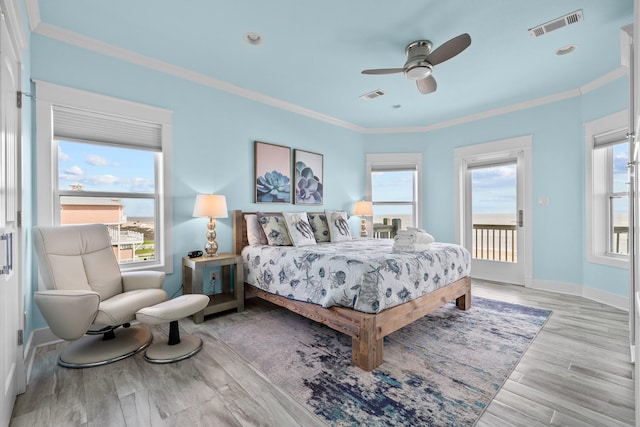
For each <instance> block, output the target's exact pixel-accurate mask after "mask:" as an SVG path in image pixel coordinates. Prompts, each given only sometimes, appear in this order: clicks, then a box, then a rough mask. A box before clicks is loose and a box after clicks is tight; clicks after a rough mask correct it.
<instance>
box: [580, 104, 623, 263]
mask: <svg viewBox="0 0 640 427" xmlns="http://www.w3.org/2000/svg"><path fill="white" fill-rule="evenodd" d="M626 133H627V127H626V115H625V113H624V112H622V113H618V114H615V115H612V116H607V117H605V118H603V119H599V120H596V121H594V122H591V123H588V124H587V125H586V127H585V135H586V144H587V146H586V152H587V167H586V170H587V181H586V182H587V197H586V199H587V209H586V214H587V215H586V216H587V249H588V253H587V257H588V259H589V260H590V261H592V262H598V263H603V264H608V265H613V266H620V267H625V266H626V264H627V263H628V254H629V247H628V241H629V190H628V184H627V182H628V177H627V163H628V161H629V145H628V142H627V137H626Z"/></svg>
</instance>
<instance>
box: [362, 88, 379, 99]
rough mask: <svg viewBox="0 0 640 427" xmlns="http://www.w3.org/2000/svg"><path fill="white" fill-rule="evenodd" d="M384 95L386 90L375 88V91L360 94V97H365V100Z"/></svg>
mask: <svg viewBox="0 0 640 427" xmlns="http://www.w3.org/2000/svg"><path fill="white" fill-rule="evenodd" d="M382 95H384V92H383V91H382V90H380V89H378V90H374V91H373V92H369V93H365V94H364V95H360V99H364V100H365V101H371V100H372V99H375V98H377V97H379V96H382Z"/></svg>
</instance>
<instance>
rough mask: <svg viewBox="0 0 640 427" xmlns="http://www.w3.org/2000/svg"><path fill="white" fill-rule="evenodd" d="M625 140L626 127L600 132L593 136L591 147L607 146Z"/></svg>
mask: <svg viewBox="0 0 640 427" xmlns="http://www.w3.org/2000/svg"><path fill="white" fill-rule="evenodd" d="M622 142H627V129H621V130H617V131H613V132H607V133H602V134H600V135H595V136H594V137H593V147H594V148H600V147H607V146H609V145H615V144H620V143H622Z"/></svg>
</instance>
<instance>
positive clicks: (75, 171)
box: [64, 165, 83, 177]
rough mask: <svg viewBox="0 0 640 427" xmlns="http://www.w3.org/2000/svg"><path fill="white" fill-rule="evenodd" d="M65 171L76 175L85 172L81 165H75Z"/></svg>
mask: <svg viewBox="0 0 640 427" xmlns="http://www.w3.org/2000/svg"><path fill="white" fill-rule="evenodd" d="M64 172H65V173H66V174H68V175H73V176H76V177H77V176H81V175H82V174H83V172H82V169H80V166H75V165H74V166H71V167H70V168H68V169H66V170H65V171H64Z"/></svg>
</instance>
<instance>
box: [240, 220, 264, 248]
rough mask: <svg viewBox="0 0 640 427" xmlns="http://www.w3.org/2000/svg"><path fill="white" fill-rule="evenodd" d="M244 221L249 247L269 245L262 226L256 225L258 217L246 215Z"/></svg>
mask: <svg viewBox="0 0 640 427" xmlns="http://www.w3.org/2000/svg"><path fill="white" fill-rule="evenodd" d="M244 220H245V221H246V222H247V240H248V241H249V244H250V245H251V246H253V245H267V244H269V242H268V241H267V236H266V235H265V234H264V230H263V229H262V226H261V225H260V224H258V215H256V214H246V215H245V216H244Z"/></svg>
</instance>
